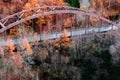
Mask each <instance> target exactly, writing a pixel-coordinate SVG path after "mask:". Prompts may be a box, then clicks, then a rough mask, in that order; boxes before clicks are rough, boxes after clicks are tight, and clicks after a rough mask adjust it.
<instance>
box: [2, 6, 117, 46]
mask: <svg viewBox="0 0 120 80" xmlns="http://www.w3.org/2000/svg"><path fill="white" fill-rule="evenodd" d="M40 10H43V11H45V12H40ZM27 13H28V14H29V13H32V15H31V16H28V17H23V15H24V14H27ZM68 14H70V15H72V17H70V21H71V23H70V24H68V25H67V26H66V25H65V23H66V18H68V17H69V16H68ZM49 15H52V16H54V20H55V21H54V24H51V22H50V21H49V20H48V21H47V30H46V31H45V32H46V33H44V31H42V27H43V26H42V23H41V22H40V23H39V28H38V29H39V31H40V32H39V34H38V39H39V40H45V39H54V38H56V37H60V35H61V34H62V32H63V29H68V36H77V35H83V34H86V35H87V34H89V33H93V32H94V33H101V32H102V33H104V32H106V31H110V30H115V29H118V27H117V26H116V24H115V23H114V22H112V21H110V20H108V19H105V18H103V17H101V16H100V15H97V14H94V13H91V12H86V11H83V10H79V9H77V8H73V7H68V6H46V7H40V8H35V9H30V10H25V11H21V12H19V13H15V14H13V15H10V16H8V17H6V18H3V19H1V20H0V26H1V29H0V33H5V32H6V30H8V29H10V28H12V27H16V28H17V26H23V25H24V22H25V21H28V20H32V21H33V19H35V18H40V19H41V18H42V16H49ZM59 15H61V17H62V20H59V18H58V16H59ZM91 18H92V19H91ZM92 20H93V21H92ZM94 20H97V21H94ZM60 21H61V23H60V24H59V22H60ZM51 26H55V27H54V30H52V29H51V28H52V27H51ZM58 26H61V29H59V27H58ZM68 26H69V28H67V27H68ZM32 27H34V25H32ZM73 27H74V29H73ZM23 33H24V32H23ZM26 38H27V39H28V41H29V42H32V41H33V39H32V38H33V37H32V36H31V37H30V36H29V35H28V36H26ZM12 40H13V43H14V44H17V42H18V40H19V39H18V38H13V39H12ZM5 42H6V41H5V39H1V42H0V44H1V45H4V43H5Z"/></svg>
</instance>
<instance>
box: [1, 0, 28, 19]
mask: <svg viewBox="0 0 120 80" xmlns="http://www.w3.org/2000/svg"><path fill="white" fill-rule="evenodd" d="M26 2H27V0H0V19H1V18H4V17H5V16H8V15H10V14H13V13H15V12H19V11H21V10H22V7H23V6H24V4H25V3H26Z"/></svg>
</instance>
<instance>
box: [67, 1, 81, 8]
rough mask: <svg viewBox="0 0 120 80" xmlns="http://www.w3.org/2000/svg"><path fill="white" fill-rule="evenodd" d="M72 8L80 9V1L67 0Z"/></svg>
mask: <svg viewBox="0 0 120 80" xmlns="http://www.w3.org/2000/svg"><path fill="white" fill-rule="evenodd" d="M67 2H68V3H69V4H70V6H72V7H76V8H80V0H67Z"/></svg>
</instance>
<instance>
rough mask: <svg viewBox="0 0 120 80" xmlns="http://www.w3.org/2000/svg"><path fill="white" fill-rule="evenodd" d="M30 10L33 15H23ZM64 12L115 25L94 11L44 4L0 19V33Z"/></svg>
mask: <svg viewBox="0 0 120 80" xmlns="http://www.w3.org/2000/svg"><path fill="white" fill-rule="evenodd" d="M40 10H45V12H39V11H40ZM29 12H32V13H33V15H31V16H28V17H23V15H24V14H26V13H29ZM65 13H68V14H69V13H70V14H82V15H85V16H88V17H90V16H92V17H94V18H97V19H99V20H100V21H104V22H106V23H108V24H111V25H116V24H115V23H114V22H112V21H110V20H108V19H106V18H103V17H102V16H100V15H97V14H95V13H91V12H87V11H83V10H79V9H78V8H73V7H68V6H45V7H40V8H34V9H30V10H24V11H21V12H18V13H15V14H13V15H10V16H7V17H5V18H3V19H1V20H0V26H1V29H0V33H2V32H4V31H6V30H7V29H10V28H12V27H14V26H16V25H18V24H20V23H23V22H25V21H27V20H31V19H34V18H38V17H42V16H47V15H53V14H65ZM16 17H19V19H18V20H16ZM11 19H13V21H12V22H11Z"/></svg>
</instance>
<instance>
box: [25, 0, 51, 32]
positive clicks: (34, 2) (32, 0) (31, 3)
mask: <svg viewBox="0 0 120 80" xmlns="http://www.w3.org/2000/svg"><path fill="white" fill-rule="evenodd" d="M44 6H45V5H44ZM37 7H40V4H39V3H38V0H28V3H26V4H25V6H24V7H23V10H27V9H32V8H37ZM41 12H47V10H38V11H36V13H41ZM33 14H34V12H27V13H25V14H24V15H23V17H28V16H31V15H33ZM48 19H50V20H51V19H52V16H47V17H46V16H42V17H41V18H37V19H33V20H28V21H26V22H24V24H25V27H27V28H30V27H31V25H30V24H33V25H32V26H34V30H36V27H37V25H38V24H40V23H42V24H46V21H47V20H48Z"/></svg>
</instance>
